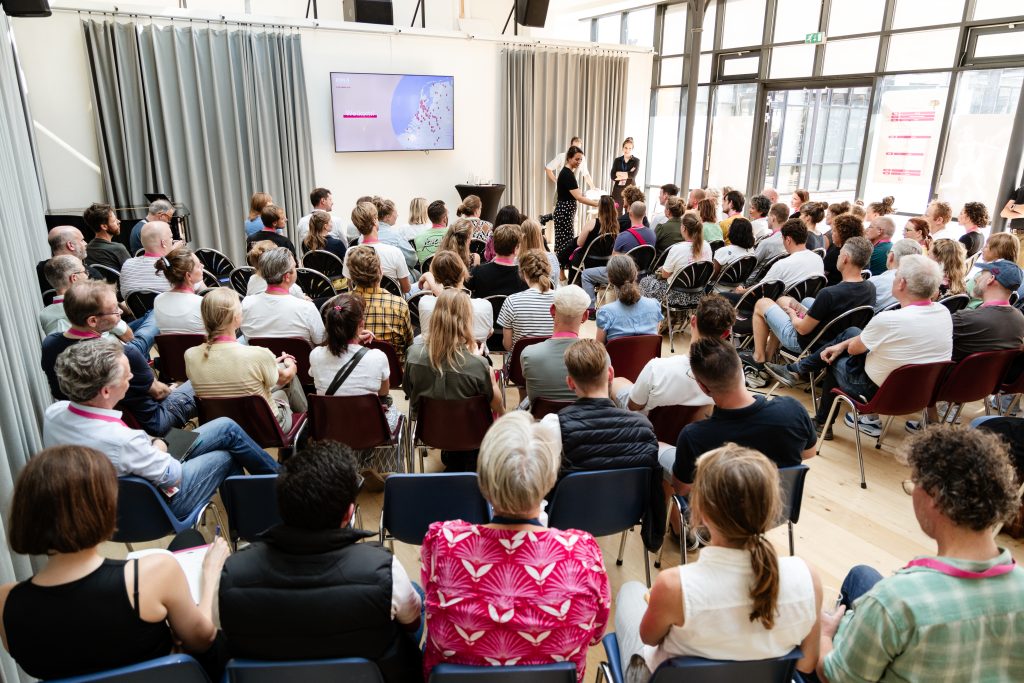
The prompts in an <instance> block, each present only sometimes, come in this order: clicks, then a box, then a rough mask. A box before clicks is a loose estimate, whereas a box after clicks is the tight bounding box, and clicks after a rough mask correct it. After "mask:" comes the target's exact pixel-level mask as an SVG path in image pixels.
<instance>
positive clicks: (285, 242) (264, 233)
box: [245, 204, 298, 259]
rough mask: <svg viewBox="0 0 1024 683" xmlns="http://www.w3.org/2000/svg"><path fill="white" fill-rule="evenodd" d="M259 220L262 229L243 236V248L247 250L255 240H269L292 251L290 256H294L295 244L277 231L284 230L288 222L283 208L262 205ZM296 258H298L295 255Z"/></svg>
mask: <svg viewBox="0 0 1024 683" xmlns="http://www.w3.org/2000/svg"><path fill="white" fill-rule="evenodd" d="M260 220H261V221H263V229H262V230H258V231H257V232H254V233H253V234H251V235H249V236H248V237H246V238H245V250H246V251H247V252H248V251H249V250H250V249H252V245H253V244H254V243H256V242H262V241H263V240H270V241H271V242H273V243H274V244H276V245H277V246H279V247H284V248H285V249H287V250H288V251H290V252H292V256H295V245H294V244H292V241H291V240H290V239H288V238H287V237H285V236H284V235H279V234H278V232H277V231H278V230H284V228H285V226H286V225H287V224H288V218H287V216H285V215H284V209H282V208H281V207H280V206H274V205H273V204H267V205H266V206H264V207H263V212H262V213H261V214H260ZM296 259H298V257H297V256H296Z"/></svg>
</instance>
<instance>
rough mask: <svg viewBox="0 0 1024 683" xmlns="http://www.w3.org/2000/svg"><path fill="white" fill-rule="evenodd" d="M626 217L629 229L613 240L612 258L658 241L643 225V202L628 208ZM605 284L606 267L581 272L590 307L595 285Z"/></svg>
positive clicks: (594, 299) (645, 210) (606, 282)
mask: <svg viewBox="0 0 1024 683" xmlns="http://www.w3.org/2000/svg"><path fill="white" fill-rule="evenodd" d="M628 216H629V221H630V227H629V228H627V229H625V230H621V231H620V232H619V236H618V237H616V238H615V244H614V246H613V247H612V256H615V255H616V254H626V253H629V251H631V250H632V249H635V248H636V247H639V246H643V245H648V244H649V245H651V246H652V247H653V246H654V245H655V244H656V243H657V241H658V236H657V235H656V234H655V233H654V230H652V229H651V228H648V227H646V226H645V225H644V219H645V218H646V217H647V205H646V204H644V203H643V202H633V203H632V204H631V205H630V207H629V214H628ZM607 284H608V268H607V267H605V266H598V267H596V268H587V269H586V270H584V271H583V290H584V291H585V292H586V293H587V296H589V297H590V305H591V306H594V304H596V303H597V292H596V288H597V285H607Z"/></svg>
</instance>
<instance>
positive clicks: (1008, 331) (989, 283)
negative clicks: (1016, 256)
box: [953, 259, 1024, 361]
mask: <svg viewBox="0 0 1024 683" xmlns="http://www.w3.org/2000/svg"><path fill="white" fill-rule="evenodd" d="M977 265H978V268H979V269H980V270H981V272H979V273H978V276H977V278H975V285H974V287H975V293H976V294H978V295H980V296H981V299H982V304H981V306H979V307H978V308H975V309H964V310H961V311H957V312H956V313H954V314H953V360H954V361H960V360H963V359H964V358H966V357H967V356H969V355H971V354H972V353H980V352H982V351H999V350H1003V349H1017V348H1020V347H1021V345H1022V344H1024V314H1022V313H1021V312H1020V310H1018V309H1016V308H1014V307H1013V306H1011V305H1010V294H1011V293H1012V292H1016V291H1017V290H1018V289H1020V286H1021V280H1022V279H1024V273H1022V271H1021V269H1020V267H1019V266H1018V265H1017V264H1016V263H1014V262H1013V261H1009V260H1004V259H997V260H995V261H992V262H990V263H979V264H977Z"/></svg>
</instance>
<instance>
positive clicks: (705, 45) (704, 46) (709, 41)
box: [700, 0, 718, 52]
mask: <svg viewBox="0 0 1024 683" xmlns="http://www.w3.org/2000/svg"><path fill="white" fill-rule="evenodd" d="M717 12H718V0H711V2H710V3H709V4H708V9H707V11H706V12H704V31H703V32H702V33H701V34H700V50H701V52H707V51H708V50H713V49H715V16H716V14H717Z"/></svg>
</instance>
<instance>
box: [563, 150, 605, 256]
mask: <svg viewBox="0 0 1024 683" xmlns="http://www.w3.org/2000/svg"><path fill="white" fill-rule="evenodd" d="M581 163H583V150H582V149H580V148H579V147H570V148H569V150H568V151H567V152H566V153H565V166H563V167H562V170H561V171H559V172H558V182H557V186H558V201H557V202H556V203H555V253H556V254H562V253H564V250H565V247H566V245H568V244H570V243H571V242H572V241H573V238H574V237H575V235H574V234H573V219H574V218H575V217H576V203H577V202H580V203H582V204H586V205H587V206H594V207H596V206H597V202H596V201H595V200H593V199H587V198H586V197H584V196H583V191H582V190H580V186H579V184H578V183H577V182H576V169H577V168H579V165H580V164H581ZM565 265H566V263H562V266H563V267H565Z"/></svg>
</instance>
